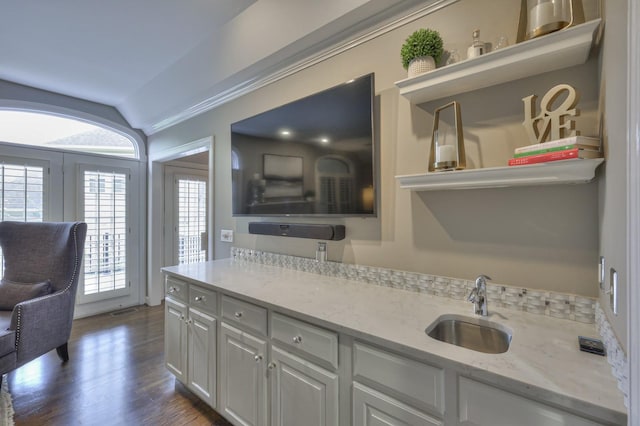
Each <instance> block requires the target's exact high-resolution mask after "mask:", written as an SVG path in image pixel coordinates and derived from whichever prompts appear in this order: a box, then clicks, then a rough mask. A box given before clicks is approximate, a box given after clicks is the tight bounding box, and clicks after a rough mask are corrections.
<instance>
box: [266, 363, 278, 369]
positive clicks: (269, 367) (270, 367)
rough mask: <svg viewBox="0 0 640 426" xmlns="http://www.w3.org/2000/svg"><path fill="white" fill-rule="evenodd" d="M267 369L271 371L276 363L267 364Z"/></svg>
mask: <svg viewBox="0 0 640 426" xmlns="http://www.w3.org/2000/svg"><path fill="white" fill-rule="evenodd" d="M267 368H268V369H269V370H273V369H274V368H276V363H275V362H270V363H269V364H267Z"/></svg>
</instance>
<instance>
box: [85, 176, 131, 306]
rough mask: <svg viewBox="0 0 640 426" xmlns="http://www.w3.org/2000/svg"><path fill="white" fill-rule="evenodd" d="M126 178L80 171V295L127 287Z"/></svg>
mask: <svg viewBox="0 0 640 426" xmlns="http://www.w3.org/2000/svg"><path fill="white" fill-rule="evenodd" d="M126 209H127V175H126V174H124V173H112V172H109V173H103V172H98V171H85V172H84V220H85V222H86V223H87V238H86V243H85V254H84V294H85V295H89V294H97V293H104V292H108V291H113V290H119V289H123V288H126V287H127V275H126V254H127V253H126V247H127V244H126V243H127V220H126Z"/></svg>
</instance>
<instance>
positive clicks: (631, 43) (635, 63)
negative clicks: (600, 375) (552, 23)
mask: <svg viewBox="0 0 640 426" xmlns="http://www.w3.org/2000/svg"><path fill="white" fill-rule="evenodd" d="M627 7H628V13H629V15H628V24H627V64H628V65H627V67H628V69H627V91H628V93H629V97H628V100H627V102H628V106H627V114H628V115H627V122H628V136H627V140H628V143H627V159H628V160H627V161H628V164H627V165H628V169H627V170H628V173H627V188H628V189H627V231H628V232H627V268H628V271H627V274H628V275H627V276H628V277H629V281H628V284H627V285H628V289H627V294H628V298H627V335H628V338H627V364H628V365H629V376H628V378H629V387H628V392H629V393H628V397H629V407H628V408H629V410H628V416H629V417H628V424H629V425H634V426H636V425H640V81H638V76H640V52H639V51H638V50H639V49H640V6H639V5H638V2H637V0H628V1H627Z"/></svg>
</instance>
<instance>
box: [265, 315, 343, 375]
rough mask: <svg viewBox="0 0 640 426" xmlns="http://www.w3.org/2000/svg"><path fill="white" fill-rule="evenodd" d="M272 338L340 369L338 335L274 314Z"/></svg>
mask: <svg viewBox="0 0 640 426" xmlns="http://www.w3.org/2000/svg"><path fill="white" fill-rule="evenodd" d="M271 337H272V338H273V339H276V340H279V341H281V342H283V343H286V344H288V345H292V346H293V347H295V348H297V349H299V350H301V351H302V352H305V353H307V354H309V355H312V356H314V357H317V358H319V359H321V360H324V361H326V362H328V363H329V364H331V365H332V366H333V368H338V335H337V334H336V333H334V332H333V331H328V330H325V329H324V328H320V327H317V326H315V325H311V324H307V323H306V322H302V321H299V320H297V319H293V318H291V317H287V316H285V315H282V314H278V313H274V314H273V316H272V318H271Z"/></svg>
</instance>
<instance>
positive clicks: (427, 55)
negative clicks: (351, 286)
mask: <svg viewBox="0 0 640 426" xmlns="http://www.w3.org/2000/svg"><path fill="white" fill-rule="evenodd" d="M442 52H443V49H442V38H441V37H440V33H439V32H438V31H436V30H432V29H429V28H421V29H419V30H417V31H415V32H414V33H413V34H411V35H410V36H409V37H407V39H406V41H405V42H404V44H403V45H402V48H401V49H400V56H401V57H402V66H403V67H404V69H406V70H407V71H408V76H409V77H415V76H416V75H418V74H422V73H425V72H427V71H431V70H433V69H435V68H436V63H437V62H438V61H440V57H441V56H442Z"/></svg>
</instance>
